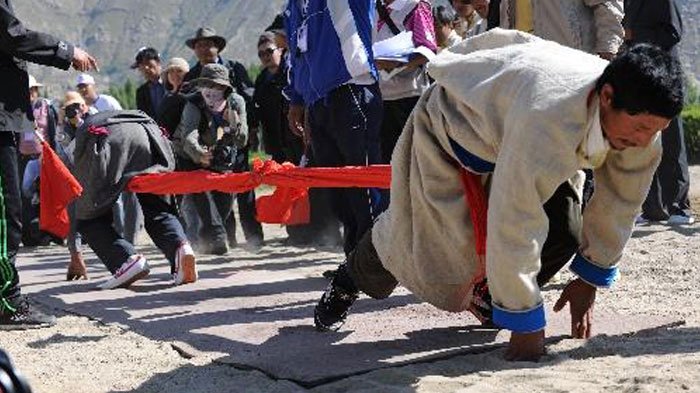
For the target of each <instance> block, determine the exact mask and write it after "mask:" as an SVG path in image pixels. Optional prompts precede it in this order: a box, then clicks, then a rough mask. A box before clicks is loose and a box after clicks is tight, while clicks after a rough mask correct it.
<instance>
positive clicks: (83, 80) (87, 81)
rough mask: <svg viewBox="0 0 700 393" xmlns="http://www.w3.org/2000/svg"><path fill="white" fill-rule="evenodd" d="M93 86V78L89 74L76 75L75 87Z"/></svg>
mask: <svg viewBox="0 0 700 393" xmlns="http://www.w3.org/2000/svg"><path fill="white" fill-rule="evenodd" d="M94 84H95V78H93V77H92V76H91V75H90V74H80V75H78V79H77V80H76V81H75V85H76V86H79V85H94Z"/></svg>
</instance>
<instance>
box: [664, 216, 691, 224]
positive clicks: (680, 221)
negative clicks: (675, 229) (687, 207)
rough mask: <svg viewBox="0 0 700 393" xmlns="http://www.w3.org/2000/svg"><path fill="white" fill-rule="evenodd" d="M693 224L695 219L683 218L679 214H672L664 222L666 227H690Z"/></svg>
mask: <svg viewBox="0 0 700 393" xmlns="http://www.w3.org/2000/svg"><path fill="white" fill-rule="evenodd" d="M694 222H695V217H693V216H684V215H681V214H674V215H672V216H671V217H669V218H668V221H667V222H666V223H667V224H668V225H691V224H693V223H694Z"/></svg>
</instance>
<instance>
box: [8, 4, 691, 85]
mask: <svg viewBox="0 0 700 393" xmlns="http://www.w3.org/2000/svg"><path fill="white" fill-rule="evenodd" d="M334 1H335V0H334ZM442 2H445V0H435V1H434V3H442ZM680 2H681V4H682V7H683V18H684V22H685V23H684V26H685V37H684V41H683V46H682V54H683V62H684V64H685V65H686V67H687V69H688V70H689V71H690V72H691V73H693V74H694V75H695V77H696V79H700V30H699V29H700V27H699V26H700V0H680ZM283 3H284V0H268V1H260V0H197V1H192V0H150V1H144V0H15V1H14V2H13V4H14V6H15V8H16V12H17V14H18V15H19V17H20V19H21V20H23V21H24V23H25V24H26V25H27V26H29V27H30V28H32V29H35V30H40V31H46V32H52V33H54V34H55V35H57V36H59V37H61V38H64V39H67V40H69V41H71V42H77V43H78V44H79V45H81V46H84V47H86V48H87V49H88V50H89V51H90V52H92V53H94V54H95V55H96V56H97V57H98V59H99V61H100V63H101V67H102V70H101V73H100V74H99V75H98V81H99V82H100V83H101V84H103V85H107V84H109V83H123V82H124V81H125V80H126V78H131V79H132V80H139V79H140V76H139V75H138V74H137V73H136V72H135V71H132V70H130V69H129V65H130V64H131V62H132V61H133V56H134V54H135V52H136V50H137V49H138V48H140V47H142V46H145V45H149V46H153V47H155V48H157V49H159V50H160V51H161V54H162V55H163V56H164V57H166V58H167V57H171V56H181V57H184V58H186V59H192V51H191V50H190V49H189V48H187V47H186V46H185V44H184V42H185V40H186V39H187V38H189V37H191V36H192V35H193V34H194V32H195V30H196V29H197V27H199V26H204V25H207V26H211V27H214V28H215V29H216V30H217V31H218V32H219V34H221V35H223V36H224V37H226V38H227V39H228V40H229V44H228V47H227V48H226V51H225V53H224V54H225V55H226V56H227V57H230V58H235V59H238V60H240V61H242V62H243V63H244V64H254V63H257V57H256V48H255V43H256V41H257V36H258V34H259V33H260V32H261V31H262V30H263V29H264V28H265V27H266V26H268V25H269V24H270V23H271V21H272V19H273V18H274V15H275V14H277V13H278V12H280V11H281V9H282V6H283ZM31 71H32V72H33V73H34V74H36V75H37V77H38V78H39V79H40V80H41V81H42V82H44V83H46V84H48V85H49V86H50V89H49V95H51V96H56V95H60V94H61V93H62V91H63V90H64V89H65V88H66V87H68V86H71V85H72V84H73V80H74V78H75V75H76V73H75V72H71V73H62V72H59V71H56V70H53V69H50V68H46V67H32V69H31ZM103 89H106V86H103Z"/></svg>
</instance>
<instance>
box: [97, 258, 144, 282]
mask: <svg viewBox="0 0 700 393" xmlns="http://www.w3.org/2000/svg"><path fill="white" fill-rule="evenodd" d="M150 271H151V268H150V267H148V262H147V261H146V258H144V257H143V256H142V255H132V256H130V257H129V259H127V260H126V262H124V263H123V264H122V266H121V267H120V268H119V270H117V272H116V273H114V275H113V276H112V277H110V278H109V279H108V280H107V281H105V282H103V283H102V284H100V285H98V288H100V289H115V288H126V287H128V286H129V285H131V284H133V283H134V281H136V280H140V279H142V278H144V277H146V276H147V275H148V273H149V272H150Z"/></svg>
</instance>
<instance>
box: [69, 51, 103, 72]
mask: <svg viewBox="0 0 700 393" xmlns="http://www.w3.org/2000/svg"><path fill="white" fill-rule="evenodd" d="M72 64H73V68H75V69H76V70H78V71H81V72H85V71H90V70H95V71H98V72H99V71H100V70H99V68H98V67H97V60H95V58H94V57H92V56H90V54H89V53H87V52H85V51H84V50H82V49H80V48H78V47H76V48H74V49H73V62H72Z"/></svg>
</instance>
